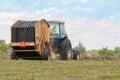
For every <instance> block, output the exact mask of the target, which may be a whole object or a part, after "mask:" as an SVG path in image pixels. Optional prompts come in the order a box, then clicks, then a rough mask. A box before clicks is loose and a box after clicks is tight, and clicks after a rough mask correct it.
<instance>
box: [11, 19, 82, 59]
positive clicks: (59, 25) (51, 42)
mask: <svg viewBox="0 0 120 80" xmlns="http://www.w3.org/2000/svg"><path fill="white" fill-rule="evenodd" d="M11 47H12V51H11V59H19V58H23V59H24V58H37V59H43V60H50V59H53V55H54V57H56V55H59V56H60V59H61V60H69V59H80V53H79V52H77V53H76V51H74V50H72V46H71V41H70V39H68V35H67V33H66V30H65V27H64V22H62V21H56V20H45V19H41V20H40V21H21V20H18V21H17V22H15V23H14V24H13V25H12V26H11Z"/></svg>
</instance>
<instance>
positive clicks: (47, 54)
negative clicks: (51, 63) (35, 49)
mask: <svg viewBox="0 0 120 80" xmlns="http://www.w3.org/2000/svg"><path fill="white" fill-rule="evenodd" d="M43 60H51V54H50V51H49V50H45V52H44V54H43Z"/></svg>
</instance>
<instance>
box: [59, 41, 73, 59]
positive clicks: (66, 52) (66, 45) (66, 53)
mask: <svg viewBox="0 0 120 80" xmlns="http://www.w3.org/2000/svg"><path fill="white" fill-rule="evenodd" d="M60 49H61V51H60V57H61V59H62V60H69V59H71V58H72V48H71V42H70V40H69V39H64V40H63V42H62V43H61V47H60Z"/></svg>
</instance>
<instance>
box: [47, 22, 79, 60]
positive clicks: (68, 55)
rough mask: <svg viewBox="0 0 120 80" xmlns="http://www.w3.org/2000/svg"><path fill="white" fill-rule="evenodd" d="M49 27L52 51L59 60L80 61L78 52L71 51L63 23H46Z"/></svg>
mask: <svg viewBox="0 0 120 80" xmlns="http://www.w3.org/2000/svg"><path fill="white" fill-rule="evenodd" d="M47 22H48V24H49V25H50V31H51V40H52V41H53V44H54V51H55V53H58V54H59V55H60V59H62V60H69V59H77V60H78V59H80V52H79V51H78V50H72V45H71V41H70V39H68V35H67V33H66V30H65V26H64V24H65V23H64V22H62V21H47Z"/></svg>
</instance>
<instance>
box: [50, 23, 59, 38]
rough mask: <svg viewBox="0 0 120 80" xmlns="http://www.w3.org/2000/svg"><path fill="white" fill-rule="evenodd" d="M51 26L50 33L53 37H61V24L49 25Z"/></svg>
mask: <svg viewBox="0 0 120 80" xmlns="http://www.w3.org/2000/svg"><path fill="white" fill-rule="evenodd" d="M49 25H50V31H51V35H52V36H57V35H59V24H57V23H49Z"/></svg>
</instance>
